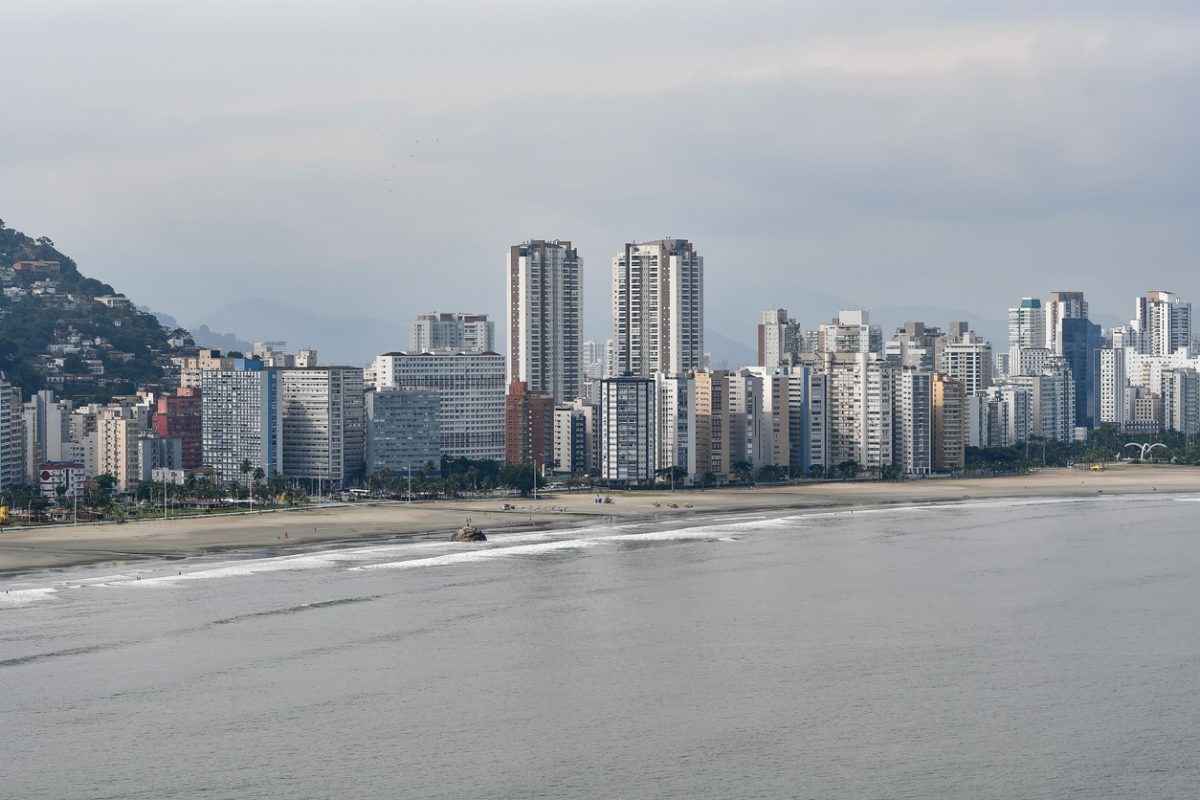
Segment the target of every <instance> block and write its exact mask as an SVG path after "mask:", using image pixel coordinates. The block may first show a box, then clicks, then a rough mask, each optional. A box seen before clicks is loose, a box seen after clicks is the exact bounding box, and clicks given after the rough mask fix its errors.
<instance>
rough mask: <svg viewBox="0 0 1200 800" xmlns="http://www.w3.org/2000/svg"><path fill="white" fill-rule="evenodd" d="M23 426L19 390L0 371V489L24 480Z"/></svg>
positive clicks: (2, 489)
mask: <svg viewBox="0 0 1200 800" xmlns="http://www.w3.org/2000/svg"><path fill="white" fill-rule="evenodd" d="M24 428H25V423H24V419H23V417H22V415H21V390H20V389H19V388H17V387H16V386H13V385H12V384H11V383H8V382H7V381H6V380H5V379H4V373H2V372H0V491H4V490H5V489H7V488H8V487H10V486H13V485H15V484H18V483H23V482H24V480H25V434H24Z"/></svg>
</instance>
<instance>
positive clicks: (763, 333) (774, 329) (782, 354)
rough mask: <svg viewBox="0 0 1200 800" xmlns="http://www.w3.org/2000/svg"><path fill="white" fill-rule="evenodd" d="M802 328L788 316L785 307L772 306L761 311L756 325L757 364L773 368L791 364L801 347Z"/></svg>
mask: <svg viewBox="0 0 1200 800" xmlns="http://www.w3.org/2000/svg"><path fill="white" fill-rule="evenodd" d="M803 338H804V335H803V329H802V328H801V326H800V323H798V322H796V320H794V319H791V318H789V317H788V312H787V309H786V308H772V309H768V310H766V311H764V312H763V313H762V322H760V323H759V325H758V365H759V366H760V367H767V368H769V369H774V368H775V367H778V366H779V365H781V364H791V363H793V362H794V361H795V358H796V355H797V354H799V353H800V352H801V351H802V349H803Z"/></svg>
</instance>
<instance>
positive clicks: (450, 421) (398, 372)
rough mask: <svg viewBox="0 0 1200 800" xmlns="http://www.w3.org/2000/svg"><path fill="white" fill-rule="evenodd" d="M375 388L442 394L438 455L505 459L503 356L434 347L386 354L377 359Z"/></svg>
mask: <svg viewBox="0 0 1200 800" xmlns="http://www.w3.org/2000/svg"><path fill="white" fill-rule="evenodd" d="M374 369H375V385H376V388H378V389H427V390H432V391H436V392H437V393H438V395H439V397H440V398H441V408H440V413H439V423H440V425H441V451H442V455H447V456H451V457H452V458H459V457H462V458H470V459H485V460H492V461H502V460H503V459H504V389H505V386H504V375H505V363H504V356H502V355H500V354H498V353H492V352H476V351H455V350H437V351H433V352H422V353H405V352H391V353H384V354H383V355H380V356H379V357H378V358H376V359H375V368H374Z"/></svg>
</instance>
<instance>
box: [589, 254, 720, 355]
mask: <svg viewBox="0 0 1200 800" xmlns="http://www.w3.org/2000/svg"><path fill="white" fill-rule="evenodd" d="M612 289H613V298H612V302H613V305H612V314H613V338H614V340H615V358H614V361H615V364H614V370H615V374H616V375H622V374H625V373H630V374H632V375H640V376H643V377H649V376H651V375H653V374H655V373H658V372H665V373H667V374H670V375H679V374H682V373H684V372H687V371H688V370H694V369H701V368H702V367H703V365H704V258H703V257H702V256H701V255H700V254H699V253H697V252H696V249H695V247H694V246H693V245H692V243H691V242H689V241H688V240H687V239H659V240H656V241H652V242H640V243H637V242H633V243H630V244H626V245H625V249H624V250H622V251H621V252H620V253H618V254H617V256H616V258H614V259H613V282H612Z"/></svg>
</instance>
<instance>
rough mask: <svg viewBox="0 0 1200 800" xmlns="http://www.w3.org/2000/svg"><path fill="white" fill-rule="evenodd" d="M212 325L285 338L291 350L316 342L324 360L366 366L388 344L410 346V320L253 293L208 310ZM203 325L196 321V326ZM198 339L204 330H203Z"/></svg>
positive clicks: (256, 337) (259, 337) (250, 336)
mask: <svg viewBox="0 0 1200 800" xmlns="http://www.w3.org/2000/svg"><path fill="white" fill-rule="evenodd" d="M204 323H205V324H204V326H203V327H205V328H207V329H213V330H227V331H237V332H238V335H239V337H241V338H244V339H247V340H250V342H251V343H252V342H255V341H259V342H263V341H275V342H278V341H284V342H287V346H288V349H289V350H293V351H294V350H296V349H297V348H300V347H312V348H314V349H315V350H316V351H317V358H318V359H319V363H321V364H345V365H350V366H364V365H367V364H369V363H371V361H373V360H374V358H375V356H377V355H379V354H380V353H384V352H387V351H388V350H403V349H405V348H407V347H408V342H409V331H408V326H407V324H406V323H401V322H385V321H383V320H379V319H374V318H372V317H360V316H339V317H327V316H325V315H323V314H319V313H317V312H315V311H309V310H308V309H304V308H299V307H297V306H292V305H288V304H286V303H280V302H278V301H276V300H268V299H266V298H262V297H251V298H248V299H245V300H239V301H238V302H236V303H233V304H231V305H228V306H225V307H224V308H222V309H220V310H218V311H215V312H213V313H211V314H207V315H205V318H204ZM200 327H201V326H197V328H196V329H197V330H198V329H199V328H200ZM195 336H196V343H197V344H200V343H201V341H202V340H203V338H204V337H203V336H200V335H198V334H196V335H195Z"/></svg>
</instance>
